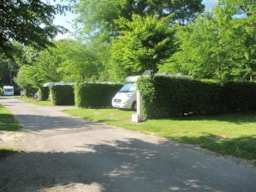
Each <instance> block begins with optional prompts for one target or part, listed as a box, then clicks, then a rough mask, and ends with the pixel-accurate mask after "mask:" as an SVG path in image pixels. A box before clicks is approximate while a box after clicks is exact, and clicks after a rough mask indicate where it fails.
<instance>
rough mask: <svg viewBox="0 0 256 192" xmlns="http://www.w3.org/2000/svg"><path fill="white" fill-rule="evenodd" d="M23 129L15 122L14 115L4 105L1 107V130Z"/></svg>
mask: <svg viewBox="0 0 256 192" xmlns="http://www.w3.org/2000/svg"><path fill="white" fill-rule="evenodd" d="M20 128H21V126H20V124H19V123H18V122H17V121H16V120H15V118H14V116H13V114H12V113H11V112H10V111H9V110H8V109H6V108H4V107H3V106H2V105H0V130H4V131H17V130H19V129H20Z"/></svg>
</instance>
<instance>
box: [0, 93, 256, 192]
mask: <svg viewBox="0 0 256 192" xmlns="http://www.w3.org/2000/svg"><path fill="white" fill-rule="evenodd" d="M0 104H2V105H3V106H5V107H7V108H8V109H10V110H11V111H12V112H13V114H15V117H16V119H17V120H18V121H19V122H20V123H21V124H22V126H23V129H22V131H19V132H15V133H10V132H6V131H1V132H0V145H1V146H6V147H8V146H9V147H13V148H16V149H17V150H18V151H19V152H18V153H15V154H13V155H10V156H8V157H6V158H4V159H1V160H0V191H1V192H34V191H39V192H71V191H72V192H79V191H81V192H144V191H145V192H167V191H182V192H183V191H184V192H188V191H193V192H194V191H199V192H200V191H202V192H203V191H209V192H213V191H214V192H216V191H218V192H224V191H225V192H229V191H230V192H242V191H244V192H250V191H251V192H254V191H256V167H255V166H253V165H251V164H250V163H247V162H246V161H243V160H239V159H236V158H230V157H223V156H220V155H216V154H215V153H211V152H208V151H206V150H202V149H200V148H198V147H196V146H193V145H185V144H179V143H176V142H172V141H168V140H165V139H162V138H158V137H155V136H152V135H145V134H141V133H137V132H132V131H127V130H124V129H121V128H117V127H112V126H107V125H105V124H102V123H94V122H89V121H85V120H82V119H80V118H77V117H72V116H69V115H67V114H65V113H63V112H61V110H63V109H64V108H66V107H56V106H55V107H42V106H36V105H33V104H29V103H25V102H23V101H20V100H17V99H14V98H11V97H2V98H0Z"/></svg>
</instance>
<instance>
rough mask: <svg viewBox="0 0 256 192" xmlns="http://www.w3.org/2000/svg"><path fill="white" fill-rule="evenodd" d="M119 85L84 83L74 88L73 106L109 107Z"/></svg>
mask: <svg viewBox="0 0 256 192" xmlns="http://www.w3.org/2000/svg"><path fill="white" fill-rule="evenodd" d="M121 87H122V85H121V84H103V83H85V84H79V85H76V86H75V104H76V106H77V107H87V108H102V107H111V106H112V104H111V101H112V98H113V97H114V95H115V94H116V92H117V91H118V90H119V89H120V88H121Z"/></svg>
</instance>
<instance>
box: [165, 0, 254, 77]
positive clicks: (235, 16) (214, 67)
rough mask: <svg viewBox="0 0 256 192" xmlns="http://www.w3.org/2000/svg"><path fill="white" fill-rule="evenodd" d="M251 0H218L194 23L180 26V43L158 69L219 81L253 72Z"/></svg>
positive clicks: (252, 15)
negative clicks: (211, 8)
mask: <svg viewBox="0 0 256 192" xmlns="http://www.w3.org/2000/svg"><path fill="white" fill-rule="evenodd" d="M253 3H254V1H253V0H248V1H247V0H242V1H241V0H225V1H224V0H220V1H219V3H218V5H217V6H216V8H215V9H214V10H213V11H212V12H210V13H205V14H202V15H200V16H199V17H198V18H197V19H196V21H195V23H194V24H191V25H187V26H179V27H178V29H177V31H178V32H177V38H178V41H179V43H180V48H179V51H178V52H176V53H175V54H174V55H173V56H172V57H171V58H170V60H169V62H168V63H166V64H165V65H164V66H163V67H162V68H161V69H160V71H165V72H183V73H185V74H189V75H192V76H194V77H196V78H212V79H218V80H221V81H230V80H252V79H253V76H255V74H254V73H255V72H254V71H255V66H256V65H255V64H256V63H255V50H256V48H255V41H256V39H255V27H253V26H254V22H255V6H253Z"/></svg>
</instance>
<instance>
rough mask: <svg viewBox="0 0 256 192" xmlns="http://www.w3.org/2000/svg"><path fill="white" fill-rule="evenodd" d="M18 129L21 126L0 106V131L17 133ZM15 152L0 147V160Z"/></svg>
mask: <svg viewBox="0 0 256 192" xmlns="http://www.w3.org/2000/svg"><path fill="white" fill-rule="evenodd" d="M20 128H21V126H20V124H19V123H18V122H17V121H16V120H15V118H14V116H13V114H12V113H11V112H10V111H9V110H7V109H6V108H4V107H3V106H1V105H0V131H18V130H20ZM15 152H16V151H15V150H13V149H7V148H4V147H1V145H0V159H1V158H4V157H6V156H7V155H10V154H13V153H15Z"/></svg>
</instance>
